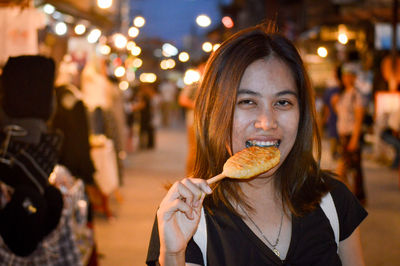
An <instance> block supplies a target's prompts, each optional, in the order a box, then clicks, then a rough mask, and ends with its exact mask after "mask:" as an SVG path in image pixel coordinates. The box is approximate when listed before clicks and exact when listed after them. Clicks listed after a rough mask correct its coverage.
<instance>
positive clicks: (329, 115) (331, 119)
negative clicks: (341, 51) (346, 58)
mask: <svg viewBox="0 0 400 266" xmlns="http://www.w3.org/2000/svg"><path fill="white" fill-rule="evenodd" d="M341 76H342V73H341V66H337V67H336V68H335V79H334V84H332V85H331V86H329V87H328V88H327V89H326V91H325V93H324V95H323V101H324V107H323V118H322V121H323V124H324V125H326V130H327V137H328V139H329V148H330V155H331V158H332V159H337V158H338V156H339V153H338V142H339V135H338V132H337V128H336V122H337V115H336V112H335V110H334V109H333V106H332V97H333V96H335V95H337V94H338V93H339V91H340V86H341V79H342V77H341Z"/></svg>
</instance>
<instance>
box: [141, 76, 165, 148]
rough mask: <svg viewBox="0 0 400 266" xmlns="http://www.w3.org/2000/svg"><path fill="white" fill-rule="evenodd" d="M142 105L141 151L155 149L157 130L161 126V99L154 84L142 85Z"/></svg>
mask: <svg viewBox="0 0 400 266" xmlns="http://www.w3.org/2000/svg"><path fill="white" fill-rule="evenodd" d="M139 97H140V101H141V105H140V106H138V110H139V112H140V129H139V147H140V148H141V149H153V148H154V147H155V144H156V143H155V141H156V140H155V138H156V136H155V130H156V127H157V126H158V125H159V123H160V122H159V120H160V115H159V111H158V108H159V102H160V98H159V95H158V93H157V91H156V90H155V88H154V85H153V84H149V83H142V84H141V85H140V87H139Z"/></svg>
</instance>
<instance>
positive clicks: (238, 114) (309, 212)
mask: <svg viewBox="0 0 400 266" xmlns="http://www.w3.org/2000/svg"><path fill="white" fill-rule="evenodd" d="M232 96H234V97H232ZM195 129H196V137H197V153H196V164H195V169H194V175H193V176H194V177H195V178H185V179H183V180H182V181H179V182H176V183H175V184H174V185H173V186H172V187H171V188H170V190H169V191H168V193H167V195H166V196H165V197H164V199H163V200H162V202H161V204H160V207H159V209H158V211H157V224H156V225H155V227H154V228H153V235H152V239H151V241H150V248H149V253H148V258H147V263H148V264H149V265H156V264H157V263H160V264H161V265H184V264H185V263H187V264H191V265H213V266H214V265H283V264H285V265H289V264H295V265H322V264H323V265H341V263H342V264H343V265H364V262H363V258H362V252H361V247H360V242H359V230H358V225H359V224H360V223H361V221H362V220H363V219H364V218H365V216H366V212H365V210H364V209H363V208H362V207H361V206H360V205H359V204H358V203H357V200H356V199H355V198H354V197H353V196H352V194H351V193H350V192H349V191H348V190H347V189H346V187H345V186H344V185H343V184H342V183H340V182H338V181H335V180H334V179H332V178H330V177H329V175H328V174H327V173H325V172H323V171H321V170H320V169H319V164H318V163H317V162H316V161H315V160H314V158H313V155H312V152H313V142H314V136H315V140H316V142H317V144H318V145H317V148H318V150H319V148H320V139H319V136H318V134H317V132H316V129H317V124H316V118H315V110H314V106H313V97H312V91H311V88H310V85H309V83H308V79H307V76H306V73H305V70H304V67H303V64H302V61H301V58H300V56H299V54H298V52H297V51H296V49H295V47H294V46H293V45H292V44H291V43H290V42H289V41H288V40H287V39H285V38H284V37H282V36H280V35H279V34H277V33H275V32H274V31H273V27H271V26H268V25H266V26H262V25H260V26H257V27H253V28H249V29H247V30H244V31H241V32H239V33H237V34H236V35H234V36H233V37H231V38H230V39H229V40H227V41H226V42H224V43H223V44H222V45H221V47H220V48H219V49H218V50H217V51H216V52H215V53H214V54H213V55H212V56H211V58H210V59H209V61H208V63H207V66H206V71H205V75H204V78H203V81H202V83H201V86H200V89H199V93H198V95H197V98H196V107H195ZM249 145H250V146H251V145H259V146H267V145H276V146H278V147H279V150H280V152H281V160H280V163H279V164H278V165H277V166H276V167H274V168H273V169H271V170H269V171H267V172H265V173H263V174H260V175H258V176H256V177H254V178H252V179H248V180H233V179H228V178H226V179H224V180H222V181H220V182H219V183H217V184H215V185H213V186H212V189H211V188H210V187H209V186H208V185H207V183H206V181H205V179H208V178H210V177H212V176H215V175H217V174H219V173H220V172H222V168H223V165H224V163H225V161H226V160H227V159H228V158H229V157H230V156H231V155H232V154H234V153H236V152H238V151H240V150H242V149H244V148H245V147H246V146H249ZM328 191H330V192H331V194H332V197H333V199H334V202H335V205H336V209H337V212H338V216H339V223H340V247H339V251H338V253H337V246H336V243H335V240H334V233H333V231H332V227H331V226H330V224H329V220H328V219H327V217H326V216H325V215H324V212H323V211H322V210H321V208H320V207H319V202H320V201H321V198H322V197H323V196H324V195H325V194H326V193H327V192H328ZM203 200H204V202H203ZM202 207H204V208H203V209H202ZM202 210H204V213H205V220H206V231H207V235H208V237H207V239H208V240H207V248H206V250H207V255H206V256H205V257H206V258H205V259H206V261H204V259H203V255H204V254H202V252H201V250H200V247H199V246H198V245H197V244H196V243H195V242H194V240H193V238H192V236H193V235H194V234H195V232H196V230H197V226H198V224H199V219H200V216H201V212H202Z"/></svg>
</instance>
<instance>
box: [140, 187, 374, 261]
mask: <svg viewBox="0 0 400 266" xmlns="http://www.w3.org/2000/svg"><path fill="white" fill-rule="evenodd" d="M331 182H332V186H333V189H332V191H331V195H332V198H333V200H334V203H335V207H336V211H337V214H338V219H339V225H340V230H339V231H340V241H342V240H344V239H346V238H348V237H349V236H350V235H351V234H352V233H353V231H354V230H355V229H356V228H357V227H358V225H359V224H360V223H361V222H362V221H363V220H364V218H365V217H366V216H367V212H366V211H365V210H364V209H363V207H362V206H361V205H360V203H359V202H358V201H357V199H356V198H355V197H354V195H353V194H352V193H351V192H350V191H349V190H348V189H347V187H346V186H345V185H344V184H343V183H341V182H340V181H337V180H334V179H331ZM212 211H213V214H210V212H209V211H207V209H205V216H206V224H207V265H212V266H216V265H221V266H222V265H304V266H309V265H323V266H330V265H332V266H333V265H342V264H341V261H340V258H339V255H338V254H337V245H336V242H335V237H334V232H333V229H332V227H331V225H330V222H329V220H328V218H327V217H326V215H325V214H324V212H323V210H322V209H321V208H320V207H317V208H316V209H315V210H314V211H313V212H311V213H308V214H307V215H305V216H303V217H293V218H292V237H291V242H290V246H289V250H288V253H287V256H286V259H285V260H284V261H281V260H280V258H279V257H277V256H276V255H275V254H274V253H273V251H272V250H271V249H270V248H269V247H268V246H266V245H265V244H264V243H263V242H262V241H261V240H260V239H259V238H258V237H257V236H256V235H255V234H254V233H253V231H251V229H250V228H249V227H248V226H247V225H246V224H245V223H244V221H243V220H242V219H241V218H240V217H238V216H236V215H234V214H232V213H231V212H230V211H229V210H228V209H227V208H225V207H222V208H220V209H218V210H212ZM159 245H160V244H159V236H158V228H157V223H155V224H154V227H153V232H152V235H151V240H150V246H149V251H148V255H147V260H146V263H147V264H148V265H156V264H155V262H157V261H158V257H159V247H160V246H159ZM186 262H189V263H195V264H200V265H205V264H204V262H203V257H202V254H201V251H200V248H199V247H198V246H197V244H196V243H195V242H194V240H193V238H192V239H191V240H190V242H189V244H188V246H187V248H186Z"/></svg>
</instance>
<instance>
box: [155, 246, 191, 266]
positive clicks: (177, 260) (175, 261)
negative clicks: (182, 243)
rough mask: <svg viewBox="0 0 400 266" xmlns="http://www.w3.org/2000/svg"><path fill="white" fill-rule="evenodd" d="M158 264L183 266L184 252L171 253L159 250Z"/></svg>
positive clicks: (162, 265)
mask: <svg viewBox="0 0 400 266" xmlns="http://www.w3.org/2000/svg"><path fill="white" fill-rule="evenodd" d="M159 262H160V265H161V266H181V265H182V266H184V265H185V251H183V252H177V253H175V252H174V253H171V252H166V251H162V250H161V249H160V258H159Z"/></svg>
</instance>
